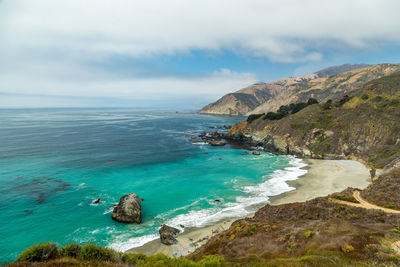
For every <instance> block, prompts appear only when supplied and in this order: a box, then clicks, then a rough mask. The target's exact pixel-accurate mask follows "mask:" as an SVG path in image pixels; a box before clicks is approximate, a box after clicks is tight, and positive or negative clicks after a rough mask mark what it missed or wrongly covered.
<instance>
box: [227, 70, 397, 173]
mask: <svg viewBox="0 0 400 267" xmlns="http://www.w3.org/2000/svg"><path fill="white" fill-rule="evenodd" d="M264 118H265V116H261V117H260V118H258V119H256V120H254V121H252V122H251V123H248V122H242V123H239V124H237V125H234V126H233V127H232V128H231V129H230V130H229V132H228V134H227V135H226V138H229V139H231V140H234V141H237V142H241V143H243V142H247V143H251V144H253V145H261V146H263V147H264V148H265V149H266V150H267V151H271V152H276V153H281V154H295V155H299V156H301V157H311V158H328V159H329V158H337V159H345V158H347V159H357V160H361V161H364V162H365V163H367V164H368V165H370V166H373V167H375V168H383V167H385V166H386V167H388V166H390V165H394V164H395V163H396V162H397V160H398V159H399V158H400V138H399V135H400V72H397V73H394V74H391V75H389V76H386V77H383V78H379V79H376V80H373V81H370V82H368V83H367V84H365V85H364V86H362V87H361V88H358V89H357V90H354V91H353V92H351V93H350V94H349V96H341V97H339V98H337V99H335V100H334V101H333V102H332V104H331V105H326V104H314V105H311V106H308V107H307V108H305V109H303V110H301V111H300V112H298V113H296V114H292V115H289V116H287V117H284V118H283V119H280V120H268V119H264Z"/></svg>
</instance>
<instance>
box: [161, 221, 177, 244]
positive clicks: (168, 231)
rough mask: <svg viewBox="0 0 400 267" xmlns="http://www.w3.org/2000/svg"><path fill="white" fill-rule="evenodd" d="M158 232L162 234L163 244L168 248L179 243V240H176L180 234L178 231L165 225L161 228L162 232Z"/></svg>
mask: <svg viewBox="0 0 400 267" xmlns="http://www.w3.org/2000/svg"><path fill="white" fill-rule="evenodd" d="M158 232H159V233H160V240H161V243H163V244H165V245H168V246H170V245H173V244H176V243H178V240H176V238H175V237H176V235H177V234H178V233H179V230H178V229H176V228H174V227H171V226H168V225H166V224H163V226H162V227H161V228H160V230H158Z"/></svg>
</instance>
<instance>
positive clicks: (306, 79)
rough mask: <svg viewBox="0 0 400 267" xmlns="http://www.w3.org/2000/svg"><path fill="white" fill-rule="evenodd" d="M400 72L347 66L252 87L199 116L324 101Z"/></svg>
mask: <svg viewBox="0 0 400 267" xmlns="http://www.w3.org/2000/svg"><path fill="white" fill-rule="evenodd" d="M398 70H400V65H398V64H379V65H374V66H367V67H366V65H363V64H354V65H350V64H346V65H342V66H337V67H331V68H327V69H324V70H321V71H318V72H316V73H314V74H310V75H304V76H300V77H297V78H285V79H281V80H278V81H274V82H270V83H260V84H254V85H251V86H249V87H247V88H244V89H241V90H239V91H237V92H235V93H231V94H227V95H225V96H223V97H222V98H221V99H219V100H218V101H216V102H214V103H211V104H209V105H207V106H206V107H204V108H203V109H202V110H201V111H200V113H202V114H227V115H245V114H257V113H266V112H269V111H274V110H276V109H277V108H279V107H280V106H281V105H287V104H290V103H296V102H301V101H304V100H306V99H308V98H310V97H313V98H316V99H317V100H318V101H324V100H327V99H329V98H333V97H335V96H338V95H340V94H343V93H348V92H350V91H352V90H354V89H355V88H357V87H359V86H362V85H363V84H365V83H366V82H368V81H371V80H373V79H376V78H379V77H383V76H386V75H389V74H391V73H393V72H395V71H398Z"/></svg>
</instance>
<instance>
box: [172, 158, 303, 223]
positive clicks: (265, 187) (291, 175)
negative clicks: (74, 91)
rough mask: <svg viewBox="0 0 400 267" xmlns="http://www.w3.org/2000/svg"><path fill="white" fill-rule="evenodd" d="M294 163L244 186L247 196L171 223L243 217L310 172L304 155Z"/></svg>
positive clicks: (289, 187)
mask: <svg viewBox="0 0 400 267" xmlns="http://www.w3.org/2000/svg"><path fill="white" fill-rule="evenodd" d="M290 165H291V167H287V168H285V169H284V170H276V171H274V172H273V173H272V174H271V175H268V176H267V177H265V178H266V179H268V180H266V181H265V182H263V183H261V184H257V185H253V186H245V187H243V188H242V190H244V191H245V192H246V193H247V196H244V197H237V198H236V202H234V203H226V204H225V205H224V207H223V208H222V209H221V208H218V207H213V208H208V209H203V210H196V211H190V212H189V213H186V214H181V215H178V216H176V217H174V218H172V219H170V220H169V221H167V224H168V225H171V226H173V227H176V228H178V229H181V230H183V229H182V228H181V227H180V225H184V226H185V227H202V226H206V225H210V224H212V223H215V222H217V221H220V220H222V219H225V218H237V217H243V216H246V215H248V214H250V213H253V212H255V211H256V210H257V208H258V207H259V206H260V205H262V204H267V203H269V197H271V196H276V195H279V194H282V193H284V192H288V191H291V190H294V189H295V188H294V187H291V186H289V185H288V184H287V183H286V181H292V180H296V179H297V178H298V177H299V176H302V175H304V174H306V173H307V171H306V170H304V169H302V168H303V167H305V166H307V164H305V163H304V162H303V161H302V160H301V159H298V158H295V157H291V158H290Z"/></svg>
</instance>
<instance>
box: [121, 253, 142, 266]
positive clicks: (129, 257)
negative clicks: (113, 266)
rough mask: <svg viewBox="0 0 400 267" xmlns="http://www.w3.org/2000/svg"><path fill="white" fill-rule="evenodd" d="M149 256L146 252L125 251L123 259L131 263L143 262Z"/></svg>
mask: <svg viewBox="0 0 400 267" xmlns="http://www.w3.org/2000/svg"><path fill="white" fill-rule="evenodd" d="M146 258H147V256H146V255H144V254H133V253H125V254H124V255H123V256H122V261H123V262H125V263H129V264H143V263H144V262H145V261H146Z"/></svg>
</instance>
